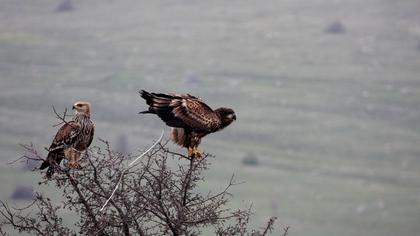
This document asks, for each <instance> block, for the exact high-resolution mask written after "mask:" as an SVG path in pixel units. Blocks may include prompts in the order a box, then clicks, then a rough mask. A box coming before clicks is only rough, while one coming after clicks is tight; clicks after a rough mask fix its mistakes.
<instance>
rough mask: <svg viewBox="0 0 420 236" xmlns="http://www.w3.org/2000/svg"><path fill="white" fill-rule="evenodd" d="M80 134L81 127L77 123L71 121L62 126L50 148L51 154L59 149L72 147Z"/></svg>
mask: <svg viewBox="0 0 420 236" xmlns="http://www.w3.org/2000/svg"><path fill="white" fill-rule="evenodd" d="M79 133H80V125H79V124H77V123H76V122H73V121H70V122H67V123H66V124H64V125H63V126H61V128H60V129H59V130H58V131H57V134H56V135H55V137H54V139H53V141H52V143H51V146H50V148H49V151H50V152H54V151H56V150H59V149H64V148H66V147H69V146H71V145H72V144H73V143H74V141H75V139H76V137H77V136H78V135H79Z"/></svg>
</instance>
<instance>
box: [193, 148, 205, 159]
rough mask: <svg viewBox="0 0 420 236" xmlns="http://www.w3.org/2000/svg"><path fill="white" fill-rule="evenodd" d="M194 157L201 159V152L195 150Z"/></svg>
mask: <svg viewBox="0 0 420 236" xmlns="http://www.w3.org/2000/svg"><path fill="white" fill-rule="evenodd" d="M194 157H195V158H198V159H201V158H203V154H201V151H200V150H198V149H197V148H195V150H194Z"/></svg>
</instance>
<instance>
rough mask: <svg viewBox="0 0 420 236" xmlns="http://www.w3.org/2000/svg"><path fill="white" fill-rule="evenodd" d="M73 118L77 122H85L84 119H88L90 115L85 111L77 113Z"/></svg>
mask: <svg viewBox="0 0 420 236" xmlns="http://www.w3.org/2000/svg"><path fill="white" fill-rule="evenodd" d="M73 120H74V121H75V122H77V123H85V122H86V121H88V120H90V115H89V114H86V113H77V114H76V115H75V116H74V117H73Z"/></svg>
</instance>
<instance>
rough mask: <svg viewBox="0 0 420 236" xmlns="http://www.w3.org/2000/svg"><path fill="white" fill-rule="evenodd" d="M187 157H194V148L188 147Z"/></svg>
mask: <svg viewBox="0 0 420 236" xmlns="http://www.w3.org/2000/svg"><path fill="white" fill-rule="evenodd" d="M188 158H189V159H192V158H194V148H192V147H188Z"/></svg>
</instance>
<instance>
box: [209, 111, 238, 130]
mask: <svg viewBox="0 0 420 236" xmlns="http://www.w3.org/2000/svg"><path fill="white" fill-rule="evenodd" d="M214 111H215V112H216V113H217V114H218V115H219V117H220V120H221V121H222V127H221V128H222V129H223V128H225V127H226V126H228V125H230V124H231V123H232V122H233V121H235V120H236V114H235V112H234V111H233V110H232V109H230V108H226V107H221V108H217V109H216V110H214Z"/></svg>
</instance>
